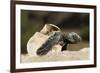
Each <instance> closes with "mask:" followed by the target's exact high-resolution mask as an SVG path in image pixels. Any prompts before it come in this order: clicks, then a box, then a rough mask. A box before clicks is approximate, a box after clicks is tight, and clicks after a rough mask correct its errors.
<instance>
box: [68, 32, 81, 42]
mask: <svg viewBox="0 0 100 73" xmlns="http://www.w3.org/2000/svg"><path fill="white" fill-rule="evenodd" d="M66 37H67V40H68V41H69V43H71V44H76V43H78V42H80V41H81V40H82V39H81V37H80V36H79V35H78V34H77V33H75V32H71V33H68V34H67V36H66Z"/></svg>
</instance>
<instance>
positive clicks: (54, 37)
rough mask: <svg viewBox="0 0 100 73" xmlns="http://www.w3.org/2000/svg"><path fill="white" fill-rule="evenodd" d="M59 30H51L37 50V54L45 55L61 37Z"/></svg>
mask: <svg viewBox="0 0 100 73" xmlns="http://www.w3.org/2000/svg"><path fill="white" fill-rule="evenodd" d="M61 36H62V35H61V32H57V31H56V32H52V33H51V36H50V37H49V38H48V40H47V41H46V42H45V43H44V44H43V45H42V46H41V47H40V48H39V49H38V50H37V52H36V53H37V55H39V56H42V55H46V54H47V53H48V52H49V51H50V50H51V49H52V47H53V46H54V45H55V44H57V43H58V41H59V40H60V38H61Z"/></svg>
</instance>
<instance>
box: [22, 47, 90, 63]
mask: <svg viewBox="0 0 100 73" xmlns="http://www.w3.org/2000/svg"><path fill="white" fill-rule="evenodd" d="M88 55H89V48H83V49H81V50H79V51H69V50H67V51H63V52H57V53H55V52H51V53H50V54H48V55H45V56H29V55H28V54H22V55H21V63H31V62H50V61H68V60H87V59H89V58H88V57H89V56H88Z"/></svg>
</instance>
